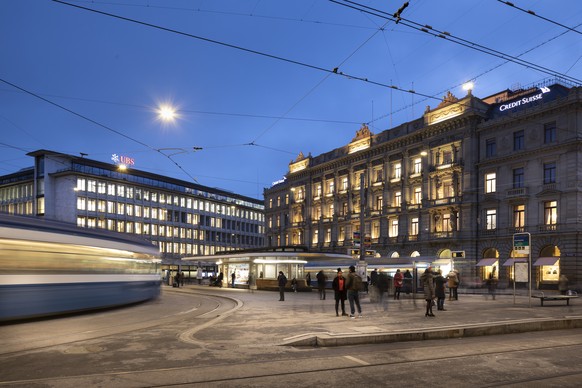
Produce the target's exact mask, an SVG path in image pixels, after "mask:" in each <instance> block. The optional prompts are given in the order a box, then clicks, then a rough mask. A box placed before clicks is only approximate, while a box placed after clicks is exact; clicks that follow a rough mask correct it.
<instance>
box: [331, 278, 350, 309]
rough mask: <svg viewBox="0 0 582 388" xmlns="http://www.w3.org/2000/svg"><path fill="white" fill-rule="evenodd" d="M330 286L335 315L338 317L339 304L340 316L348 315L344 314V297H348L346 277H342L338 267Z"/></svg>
mask: <svg viewBox="0 0 582 388" xmlns="http://www.w3.org/2000/svg"><path fill="white" fill-rule="evenodd" d="M331 286H332V288H333V293H334V298H335V316H336V317H339V306H340V305H341V308H342V317H345V316H347V315H348V314H346V299H347V298H348V291H347V288H346V278H344V277H343V275H342V270H341V269H340V268H338V269H337V276H336V277H335V278H333V282H332V283H331Z"/></svg>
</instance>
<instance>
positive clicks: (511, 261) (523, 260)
mask: <svg viewBox="0 0 582 388" xmlns="http://www.w3.org/2000/svg"><path fill="white" fill-rule="evenodd" d="M527 262H528V258H527V257H513V258H511V259H507V261H506V262H505V263H503V266H504V267H510V266H512V265H513V264H515V263H527Z"/></svg>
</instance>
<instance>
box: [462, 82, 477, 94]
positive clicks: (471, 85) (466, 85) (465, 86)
mask: <svg viewBox="0 0 582 388" xmlns="http://www.w3.org/2000/svg"><path fill="white" fill-rule="evenodd" d="M474 87H475V84H474V83H473V82H471V81H469V82H465V83H464V84H463V90H466V91H467V92H469V93H470V92H471V91H472V90H473V88H474Z"/></svg>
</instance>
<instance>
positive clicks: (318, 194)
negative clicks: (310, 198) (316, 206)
mask: <svg viewBox="0 0 582 388" xmlns="http://www.w3.org/2000/svg"><path fill="white" fill-rule="evenodd" d="M319 197H321V183H320V184H317V185H316V186H315V198H319Z"/></svg>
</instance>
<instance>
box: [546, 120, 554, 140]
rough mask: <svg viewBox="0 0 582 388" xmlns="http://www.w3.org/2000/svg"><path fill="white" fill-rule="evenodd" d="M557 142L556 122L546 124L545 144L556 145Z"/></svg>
mask: <svg viewBox="0 0 582 388" xmlns="http://www.w3.org/2000/svg"><path fill="white" fill-rule="evenodd" d="M555 142H556V122H555V121H553V122H551V123H546V124H544V143H545V144H549V143H555Z"/></svg>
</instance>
